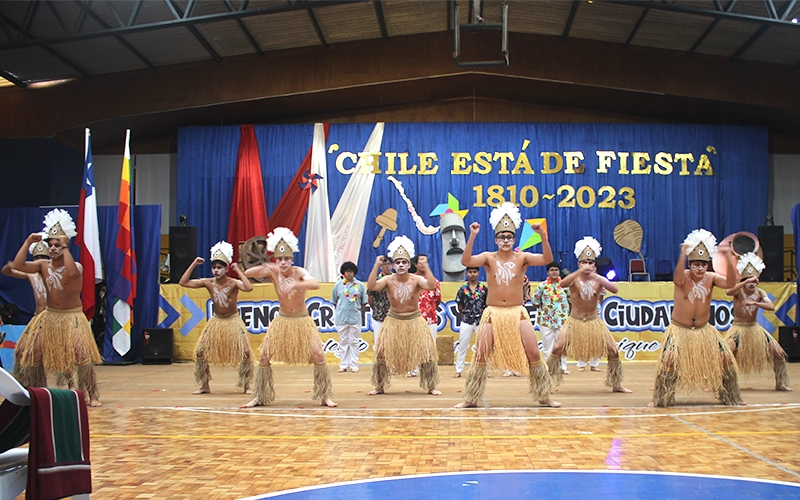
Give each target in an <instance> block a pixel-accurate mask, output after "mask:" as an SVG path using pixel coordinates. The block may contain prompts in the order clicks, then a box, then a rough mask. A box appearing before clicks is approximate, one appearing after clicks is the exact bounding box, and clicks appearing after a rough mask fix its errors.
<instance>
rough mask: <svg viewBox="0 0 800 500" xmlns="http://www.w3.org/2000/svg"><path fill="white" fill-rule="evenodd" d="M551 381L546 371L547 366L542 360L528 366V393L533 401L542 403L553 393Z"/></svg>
mask: <svg viewBox="0 0 800 500" xmlns="http://www.w3.org/2000/svg"><path fill="white" fill-rule="evenodd" d="M553 389H554V385H553V380H552V379H551V378H550V373H548V371H547V365H545V363H544V361H543V360H541V359H540V360H539V361H538V362H536V363H530V364H529V365H528V392H530V393H531V396H533V399H534V401H544V400H546V399H547V398H549V397H550V393H551V392H553Z"/></svg>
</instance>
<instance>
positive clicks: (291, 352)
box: [242, 227, 336, 408]
mask: <svg viewBox="0 0 800 500" xmlns="http://www.w3.org/2000/svg"><path fill="white" fill-rule="evenodd" d="M267 250H268V251H269V252H271V253H272V254H273V257H274V259H275V262H269V263H266V264H261V265H259V266H255V267H251V268H250V269H248V270H247V271H245V275H246V276H249V277H251V278H259V277H264V276H267V277H269V279H270V280H272V284H273V286H274V287H275V294H276V295H277V296H278V302H279V303H280V311H279V313H278V316H277V317H276V318H275V319H274V320H272V322H271V323H270V325H269V330H267V333H266V334H264V341H263V342H262V344H261V356H260V358H259V361H258V369H257V370H256V380H255V386H254V392H253V395H254V396H255V397H254V398H253V400H252V401H250V402H249V403H247V404H246V405H244V406H243V407H242V408H252V407H254V406H264V405H268V404H270V403H272V402H273V401H275V384H274V381H273V376H272V365H271V362H272V361H281V362H283V363H287V364H290V365H306V364H309V363H313V364H314V394H313V396H312V398H313V400H314V401H319V402H320V403H321V404H322V405H323V406H331V407H333V406H336V403H334V402H333V400H332V399H331V397H332V396H333V385H332V384H331V374H330V371H329V370H328V365H327V364H325V354H324V353H323V352H322V341H320V338H319V330H317V325H316V324H315V323H314V320H313V319H311V316H309V315H308V309H307V308H306V292H307V291H308V290H316V289H318V288H319V283H318V282H317V280H315V279H314V277H313V276H311V274H309V272H308V271H306V270H305V269H303V268H302V267H299V266H295V265H293V264H294V253H295V252H297V251H299V250H300V248H299V245H298V243H297V237H296V236H295V235H294V233H292V231H291V229H288V228H285V227H276V228H275V230H274V231H272V232H271V233H270V234H269V235H268V236H267Z"/></svg>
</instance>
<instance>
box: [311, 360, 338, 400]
mask: <svg viewBox="0 0 800 500" xmlns="http://www.w3.org/2000/svg"><path fill="white" fill-rule="evenodd" d="M331 396H333V385H332V384H331V372H330V371H329V370H328V365H326V364H325V362H324V361H323V362H322V363H320V364H314V395H313V397H312V398H311V399H313V400H314V401H322V402H325V400H326V399H330V398H331Z"/></svg>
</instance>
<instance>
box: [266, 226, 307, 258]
mask: <svg viewBox="0 0 800 500" xmlns="http://www.w3.org/2000/svg"><path fill="white" fill-rule="evenodd" d="M281 240H283V241H285V242H286V244H287V245H289V248H290V249H291V250H292V253H294V252H298V251H300V248H299V247H298V246H297V236H295V235H294V233H293V232H292V230H291V229H289V228H288V227H276V228H275V229H273V231H272V232H271V233H269V234H268V235H267V250H269V251H270V252H273V253H275V247H276V246H277V245H278V243H279V242H280V241H281Z"/></svg>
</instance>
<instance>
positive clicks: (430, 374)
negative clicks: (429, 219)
mask: <svg viewBox="0 0 800 500" xmlns="http://www.w3.org/2000/svg"><path fill="white" fill-rule="evenodd" d="M388 251H389V255H390V256H391V258H392V261H393V263H394V270H395V273H394V274H389V275H385V276H383V277H382V278H381V279H378V269H379V268H380V266H381V264H382V262H383V257H382V256H378V257H377V258H376V259H375V265H374V266H372V272H370V273H369V280H368V281H367V288H368V289H369V290H370V291H371V292H380V291H381V290H386V291H387V296H388V298H389V313H388V315H387V317H386V320H385V321H384V322H383V326H381V336H380V339H379V340H378V345H377V347H376V354H375V363H374V364H373V365H372V381H371V383H372V385H373V386H374V387H375V388H374V389H373V390H371V391H370V392H369V393H368V395H370V396H375V395H376V394H383V393H384V392H385V391H386V389H388V388H389V387H390V385H391V375H392V373H409V372H411V371H412V370H413V369H414V368H415V367H417V366H419V367H420V370H419V386H420V387H422V388H423V389H424V390H425V391H427V392H428V394H431V395H434V396H440V395H441V394H442V393H441V392H440V391H438V390H437V389H436V385H437V384H438V383H439V367H438V365H437V364H436V363H437V353H436V345H435V344H434V343H433V336H432V335H431V330H430V328H429V327H428V323H427V322H426V321H425V320H424V319H423V318H422V315H421V313H420V310H419V293H420V290H433V289H434V287H435V286H436V278H434V276H433V273H432V272H431V270H430V268H429V267H428V259H427V257H420V259H419V260H418V261H417V269H418V270H419V271H420V272H422V273H423V275H424V277H423V276H420V275H417V274H411V273H409V272H408V271H409V267H410V264H411V262H410V261H411V258H412V257H413V256H414V243H413V242H412V241H411V240H410V239H408V238H407V237H405V236H397V237H396V238H395V239H394V240H392V242H391V243H390V244H389V248H388Z"/></svg>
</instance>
